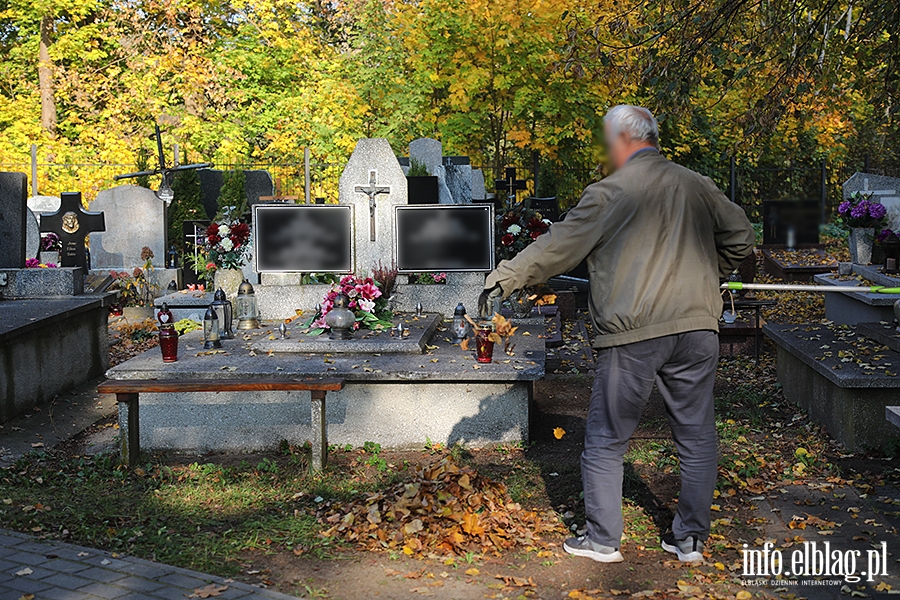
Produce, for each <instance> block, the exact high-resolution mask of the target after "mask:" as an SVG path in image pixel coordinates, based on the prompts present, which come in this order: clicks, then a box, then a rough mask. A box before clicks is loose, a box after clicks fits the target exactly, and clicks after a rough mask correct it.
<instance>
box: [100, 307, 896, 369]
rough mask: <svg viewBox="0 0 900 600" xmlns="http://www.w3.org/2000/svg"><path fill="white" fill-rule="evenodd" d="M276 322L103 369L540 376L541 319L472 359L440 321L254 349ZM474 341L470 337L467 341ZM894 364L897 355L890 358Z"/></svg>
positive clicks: (193, 337) (197, 335) (190, 337)
mask: <svg viewBox="0 0 900 600" xmlns="http://www.w3.org/2000/svg"><path fill="white" fill-rule="evenodd" d="M277 325H278V323H277V322H272V321H267V322H264V323H263V327H262V328H260V329H256V330H251V331H248V332H244V331H241V332H238V337H237V339H234V340H225V341H223V346H224V348H223V352H221V353H215V354H210V353H208V352H206V351H204V350H203V342H202V334H201V332H199V331H196V332H191V333H189V334H186V335H184V336H182V337H181V339H180V343H179V350H178V355H179V359H178V362H175V363H169V364H166V363H163V362H162V355H161V354H160V352H159V349H158V348H152V349H151V350H148V351H147V352H145V353H143V354H141V355H139V356H136V357H134V358H132V359H130V360H128V361H126V362H124V363H122V364H120V365H117V366H115V367H113V368H112V369H110V370H109V371H108V372H107V377H109V378H110V379H117V380H128V379H182V378H191V379H235V378H242V379H270V378H276V379H280V378H284V379H288V380H291V379H297V378H309V377H343V378H345V379H347V380H348V381H351V382H368V381H372V382H391V381H394V382H398V381H459V382H463V381H482V382H502V381H507V382H512V381H535V380H537V379H540V378H541V377H543V376H544V360H545V351H544V340H543V339H542V338H541V337H539V336H541V335H543V334H544V333H545V328H544V326H543V324H541V325H533V324H528V325H523V326H522V327H521V328H520V329H519V331H518V332H516V336H515V339H514V341H515V349H514V355H512V356H506V355H504V354H503V352H502V350H501V349H499V348H497V349H496V350H495V352H494V361H493V362H492V363H490V364H478V363H476V361H475V352H474V348H473V349H472V350H469V351H465V352H464V351H462V350H461V349H460V348H459V346H456V345H453V344H451V343H450V339H449V336H450V333H449V331H448V326H449V323H448V322H446V321H445V322H444V323H443V324H442V327H441V329H440V330H438V331H437V332H436V334H435V335H434V336H433V337H432V345H433V346H434V348H433V349H428V352H427V353H426V354H403V353H392V354H386V353H374V354H332V355H327V354H311V353H310V354H295V353H274V352H273V353H272V354H271V355H270V354H268V353H263V352H258V351H256V350H254V348H253V346H254V344H255V343H256V342H258V341H260V339H263V338H268V337H269V336H271V335H277V330H276V328H277ZM473 346H474V344H473ZM898 364H900V361H898Z"/></svg>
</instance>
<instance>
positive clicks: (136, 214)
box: [91, 185, 166, 269]
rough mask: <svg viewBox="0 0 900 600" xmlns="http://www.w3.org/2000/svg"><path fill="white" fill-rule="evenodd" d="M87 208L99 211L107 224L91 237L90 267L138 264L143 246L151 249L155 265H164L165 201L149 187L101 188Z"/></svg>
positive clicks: (139, 263) (135, 265)
mask: <svg viewBox="0 0 900 600" xmlns="http://www.w3.org/2000/svg"><path fill="white" fill-rule="evenodd" d="M91 210H93V211H96V212H102V213H103V214H104V215H106V219H107V222H108V223H109V224H110V226H109V227H108V228H107V230H106V231H105V232H103V233H95V234H93V235H92V236H91V267H92V268H93V269H123V268H128V269H130V268H133V267H138V266H141V265H143V264H144V261H143V260H142V259H141V250H142V249H143V248H144V246H146V247H148V248H150V249H151V250H152V251H153V255H154V257H155V259H156V260H155V262H156V264H158V265H162V264H164V261H165V256H166V227H165V222H166V219H165V203H164V202H162V201H161V200H160V199H159V198H157V197H156V194H154V193H153V191H152V190H148V189H147V188H144V187H140V186H137V185H120V186H118V187H114V188H112V189H109V190H103V191H102V192H100V193H99V194H98V195H97V199H96V200H94V201H93V202H91Z"/></svg>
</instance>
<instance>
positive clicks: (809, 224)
mask: <svg viewBox="0 0 900 600" xmlns="http://www.w3.org/2000/svg"><path fill="white" fill-rule="evenodd" d="M820 215H821V205H820V204H819V201H818V200H763V245H765V246H772V245H777V246H785V245H787V246H792V247H797V248H801V247H809V246H816V245H818V243H819V220H820V218H821V217H820Z"/></svg>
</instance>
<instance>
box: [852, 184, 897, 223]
mask: <svg viewBox="0 0 900 600" xmlns="http://www.w3.org/2000/svg"><path fill="white" fill-rule="evenodd" d="M842 191H843V197H844V200H847V199H849V198H850V196H851V195H852V194H853V193H854V192H859V193H861V194H866V195H871V196H872V200H873V201H875V202H880V203H881V204H883V205H884V207H885V208H886V209H887V219H888V228H890V229H893V230H894V231H897V230H900V178H897V177H887V176H884V175H874V174H872V173H855V174H854V175H853V176H852V177H850V179H848V180H847V181H845V182H844V185H843V186H842Z"/></svg>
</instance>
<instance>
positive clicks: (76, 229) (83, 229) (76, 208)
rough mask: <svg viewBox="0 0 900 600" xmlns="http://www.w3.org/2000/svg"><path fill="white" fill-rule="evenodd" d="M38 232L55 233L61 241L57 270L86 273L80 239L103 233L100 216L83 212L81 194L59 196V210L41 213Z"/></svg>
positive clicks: (103, 224) (66, 193)
mask: <svg viewBox="0 0 900 600" xmlns="http://www.w3.org/2000/svg"><path fill="white" fill-rule="evenodd" d="M41 231H43V232H52V233H55V234H56V235H58V236H59V239H60V240H61V241H62V253H61V255H62V256H61V260H60V263H61V264H60V266H62V267H81V268H82V269H84V270H87V257H86V256H85V253H84V239H85V237H87V235H88V234H89V233H93V232H94V231H106V220H105V219H104V217H103V213H102V212H87V211H86V210H84V206H83V205H82V204H81V192H63V193H62V194H60V205H59V210H57V211H56V212H55V213H41Z"/></svg>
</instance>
